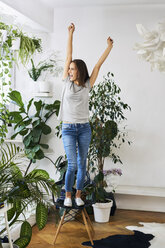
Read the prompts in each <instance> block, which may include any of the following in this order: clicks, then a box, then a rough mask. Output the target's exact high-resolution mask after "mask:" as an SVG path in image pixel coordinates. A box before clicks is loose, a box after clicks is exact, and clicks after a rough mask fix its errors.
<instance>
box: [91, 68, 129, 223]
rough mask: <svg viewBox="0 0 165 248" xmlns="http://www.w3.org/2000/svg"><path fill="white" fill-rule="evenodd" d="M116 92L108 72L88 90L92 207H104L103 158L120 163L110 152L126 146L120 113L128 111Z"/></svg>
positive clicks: (111, 76)
mask: <svg viewBox="0 0 165 248" xmlns="http://www.w3.org/2000/svg"><path fill="white" fill-rule="evenodd" d="M120 92H121V89H120V88H119V87H118V86H117V85H116V84H115V82H114V75H113V73H110V72H108V74H107V76H106V77H105V76H104V78H103V81H102V82H101V83H99V84H96V85H95V86H94V87H93V88H92V90H91V95H90V101H89V109H90V124H91V129H92V138H91V144H90V147H89V153H88V170H89V171H90V173H91V174H94V186H93V187H92V188H91V189H90V192H92V191H93V196H94V199H95V202H96V203H105V202H107V198H108V195H107V192H106V190H105V188H106V186H107V184H106V181H105V177H104V173H103V169H104V161H105V158H106V157H110V158H111V159H112V161H113V162H114V163H117V162H119V163H122V161H121V159H120V157H119V155H118V154H116V153H115V151H114V150H115V149H116V148H120V146H121V144H122V143H124V142H128V144H130V142H129V141H128V140H127V133H126V131H125V129H124V130H122V128H121V127H122V122H123V121H124V120H126V117H125V116H124V111H125V110H130V107H129V105H128V104H126V103H124V102H122V101H121V98H120V96H119V94H120ZM108 219H109V218H108Z"/></svg>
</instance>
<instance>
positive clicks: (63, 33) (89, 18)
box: [23, 5, 165, 189]
mask: <svg viewBox="0 0 165 248" xmlns="http://www.w3.org/2000/svg"><path fill="white" fill-rule="evenodd" d="M164 12H165V5H157V6H156V5H140V6H138V5H137V6H135V5H132V6H131V5H127V6H124V5H123V6H114V5H113V6H108V5H106V6H96V7H93V6H86V7H73V6H72V7H70V8H69V7H68V8H64V7H63V8H56V9H54V32H53V33H51V34H50V47H51V48H53V49H55V50H59V51H61V58H62V59H63V60H64V59H65V52H66V42H67V26H68V25H69V24H70V23H71V22H74V23H75V25H76V30H75V34H74V46H73V47H74V52H73V57H74V58H81V59H83V60H85V61H86V63H87V65H88V68H89V72H90V73H91V70H92V68H93V66H94V65H95V63H96V62H97V59H98V58H99V56H100V55H101V53H102V52H103V50H104V49H105V47H106V39H107V37H108V36H109V35H110V36H111V37H112V38H113V39H114V47H113V50H112V51H111V54H110V56H109V57H108V59H107V60H106V62H105V63H104V65H103V66H102V68H101V71H100V74H99V77H98V80H97V82H99V81H100V80H102V76H103V75H104V74H106V73H107V72H108V71H111V72H113V73H114V75H115V81H116V83H117V84H118V85H119V87H120V88H121V90H122V94H121V95H122V99H123V101H125V102H126V103H128V104H129V105H130V106H131V108H132V111H131V112H127V113H126V116H127V119H128V120H127V121H126V124H127V126H128V131H129V140H131V141H132V142H133V143H132V145H131V146H128V145H123V146H122V148H121V149H120V151H119V154H120V156H121V160H122V161H123V166H122V167H121V168H122V170H123V176H122V177H121V180H120V185H124V186H128V187H134V186H136V188H137V187H138V186H139V187H144V188H145V187H146V188H150V187H157V189H159V188H162V189H165V180H164V174H165V166H164V165H165V158H164V147H165V132H164V126H165V116H164V106H165V98H164V90H165V82H164V81H165V79H164V78H165V77H164V75H163V74H161V73H160V72H157V71H154V72H151V70H150V65H149V64H148V63H147V62H144V61H140V60H139V59H138V57H137V54H136V51H134V50H133V47H134V44H135V42H141V41H142V40H141V38H140V37H139V35H138V33H137V30H136V24H137V23H142V24H143V25H144V26H145V27H147V28H149V29H151V30H152V28H153V29H154V27H155V25H156V24H157V23H158V21H160V20H162V19H163V18H164ZM23 87H24V86H23ZM52 87H53V91H54V99H56V98H58V99H59V97H60V92H61V89H62V82H61V79H55V80H54V82H53V84H52ZM55 123H56V120H54V123H53V125H54V124H55ZM51 142H52V143H51V146H52V147H53V146H54V151H55V152H54V154H53V155H52V156H53V157H54V158H55V157H57V156H58V155H60V154H63V153H64V150H63V146H62V143H61V141H57V139H56V138H55V137H52V139H51ZM43 166H44V164H43ZM45 166H46V167H45V168H47V166H48V164H46V165H45ZM105 166H106V168H109V167H111V166H113V165H112V162H111V161H110V160H109V159H107V160H106V163H105ZM114 167H119V166H118V165H116V166H114ZM49 170H50V171H51V167H49Z"/></svg>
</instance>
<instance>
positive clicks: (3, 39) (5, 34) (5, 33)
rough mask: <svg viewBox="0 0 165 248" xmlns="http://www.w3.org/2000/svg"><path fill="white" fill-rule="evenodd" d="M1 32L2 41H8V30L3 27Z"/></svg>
mask: <svg viewBox="0 0 165 248" xmlns="http://www.w3.org/2000/svg"><path fill="white" fill-rule="evenodd" d="M0 32H1V33H2V37H1V41H2V43H3V42H5V41H6V39H7V30H3V29H1V30H0Z"/></svg>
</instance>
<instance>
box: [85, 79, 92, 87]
mask: <svg viewBox="0 0 165 248" xmlns="http://www.w3.org/2000/svg"><path fill="white" fill-rule="evenodd" d="M85 85H86V87H87V88H88V89H89V90H90V89H91V84H90V78H88V79H87V81H86V83H85Z"/></svg>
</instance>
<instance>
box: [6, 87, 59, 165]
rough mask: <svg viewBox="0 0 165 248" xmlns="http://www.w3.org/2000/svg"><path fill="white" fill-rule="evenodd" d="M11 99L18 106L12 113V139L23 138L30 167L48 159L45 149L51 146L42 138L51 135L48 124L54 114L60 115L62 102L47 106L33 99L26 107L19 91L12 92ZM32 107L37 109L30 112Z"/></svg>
mask: <svg viewBox="0 0 165 248" xmlns="http://www.w3.org/2000/svg"><path fill="white" fill-rule="evenodd" d="M9 98H10V100H12V102H13V103H14V104H16V105H17V106H18V110H16V111H12V112H10V116H11V117H12V123H14V125H15V126H14V130H15V133H14V134H13V135H12V137H11V138H12V139H14V138H15V137H16V136H17V135H18V134H20V135H21V136H22V137H23V144H24V149H25V154H26V156H27V158H28V159H29V160H30V163H29V167H30V165H31V163H35V162H36V160H40V159H43V158H44V157H46V156H45V154H44V150H43V149H48V148H49V145H48V144H45V143H41V137H42V135H48V134H50V133H51V127H50V126H49V125H47V123H46V122H47V121H48V119H49V118H50V117H51V116H52V115H53V114H56V115H58V112H59V106H60V101H58V100H56V101H54V103H53V104H46V103H44V102H42V101H41V100H39V101H34V99H33V98H32V99H31V100H30V101H29V102H28V104H27V105H25V104H24V103H23V100H22V96H21V94H20V92H18V91H12V92H10V93H9ZM32 107H35V110H32V111H30V110H31V108H32ZM34 111H35V112H34ZM32 113H33V114H32ZM29 167H28V169H29Z"/></svg>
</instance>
